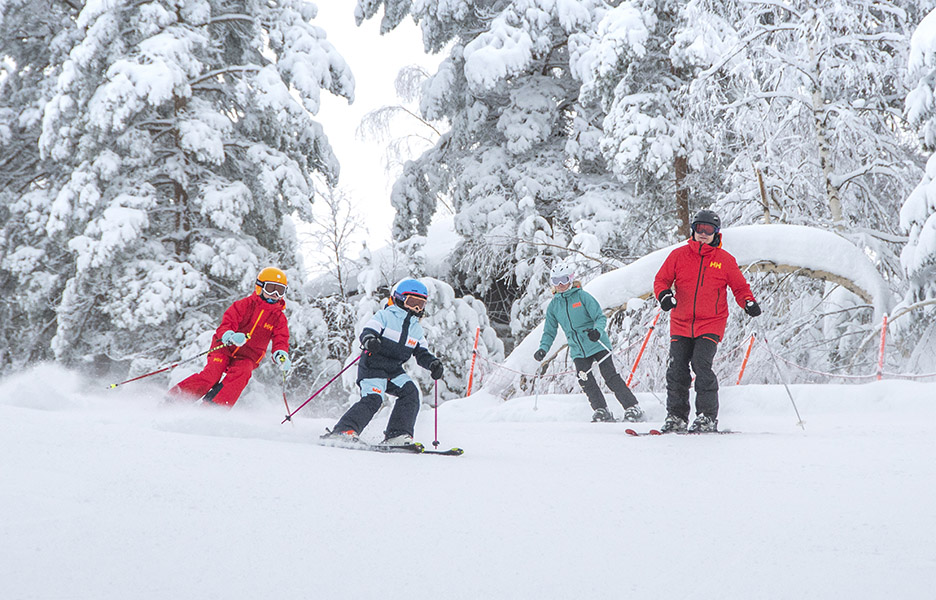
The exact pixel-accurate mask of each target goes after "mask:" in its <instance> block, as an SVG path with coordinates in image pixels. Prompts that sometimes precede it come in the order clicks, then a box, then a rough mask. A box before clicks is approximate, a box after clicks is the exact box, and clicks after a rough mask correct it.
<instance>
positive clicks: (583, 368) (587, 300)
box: [533, 264, 643, 422]
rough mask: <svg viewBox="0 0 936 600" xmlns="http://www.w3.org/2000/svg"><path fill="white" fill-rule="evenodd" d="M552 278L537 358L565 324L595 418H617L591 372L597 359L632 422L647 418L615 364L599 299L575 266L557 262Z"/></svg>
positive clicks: (582, 384)
mask: <svg viewBox="0 0 936 600" xmlns="http://www.w3.org/2000/svg"><path fill="white" fill-rule="evenodd" d="M550 281H551V283H552V284H553V286H554V290H553V293H554V294H555V295H554V296H553V299H552V301H551V302H550V303H549V307H548V308H547V309H546V323H545V325H544V326H543V336H542V338H540V345H539V349H538V350H537V351H536V353H535V354H533V358H535V359H536V360H537V361H540V360H543V358H545V357H546V352H547V351H548V350H549V348H550V346H552V343H553V340H555V339H556V331H557V326H558V327H562V331H563V332H564V333H565V336H566V340H568V342H569V354H570V355H571V356H572V361H573V363H574V364H575V369H576V371H577V375H578V377H577V379H578V382H579V385H581V386H582V390H584V392H585V395H586V396H587V397H588V402H589V404H591V407H592V409H593V410H594V411H595V413H594V414H593V415H592V422H597V421H613V420H614V416H613V415H612V414H611V412H610V411H609V410H608V403H607V401H606V400H605V397H604V394H602V393H601V388H599V387H598V382H597V380H596V379H595V376H594V374H593V373H592V372H591V371H592V365H593V364H594V363H595V362H596V361H597V363H598V370H599V371H601V376H602V377H603V378H604V380H605V383H607V384H608V387H609V388H610V389H611V391H612V392H614V396H615V397H616V398H617V399H618V402H620V403H621V406H623V407H624V419H625V420H626V421H631V422H636V421H641V420H643V410H641V408H640V406H639V405H638V404H637V397H636V396H634V393H633V392H631V391H630V389H629V388H628V387H627V384H626V383H624V380H623V379H622V378H621V375H620V374H619V373H618V372H617V369H616V368H615V367H614V360H613V358H612V357H611V353H610V348H611V340H610V338H608V334H607V333H606V332H605V325H606V323H607V321H608V319H607V317H605V315H604V311H602V310H601V306H600V305H599V304H598V301H597V300H595V298H594V296H592V295H591V294H589V293H588V292H586V291H585V290H583V289H582V284H581V283H580V282H578V281H575V275H574V273H573V271H572V268H571V267H568V266H566V265H563V264H558V265H556V266H555V267H553V269H552V272H551V273H550Z"/></svg>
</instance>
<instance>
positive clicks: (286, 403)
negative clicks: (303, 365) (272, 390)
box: [270, 355, 295, 425]
mask: <svg viewBox="0 0 936 600" xmlns="http://www.w3.org/2000/svg"><path fill="white" fill-rule="evenodd" d="M270 360H272V361H273V364H274V365H275V364H276V359H275V358H273V356H272V355H270ZM277 366H279V365H277ZM282 375H283V404H285V405H286V414H287V415H288V414H289V402H287V401H286V372H285V371H283V372H282ZM293 425H295V423H293Z"/></svg>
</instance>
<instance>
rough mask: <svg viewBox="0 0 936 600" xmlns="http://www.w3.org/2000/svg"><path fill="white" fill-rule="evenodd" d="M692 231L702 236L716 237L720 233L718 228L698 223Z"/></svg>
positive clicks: (709, 224)
mask: <svg viewBox="0 0 936 600" xmlns="http://www.w3.org/2000/svg"><path fill="white" fill-rule="evenodd" d="M692 230H693V231H695V232H696V233H701V234H702V235H715V234H716V233H718V227H715V226H714V225H712V224H711V223H696V224H695V225H693V227H692Z"/></svg>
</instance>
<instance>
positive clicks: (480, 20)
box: [357, 0, 629, 333]
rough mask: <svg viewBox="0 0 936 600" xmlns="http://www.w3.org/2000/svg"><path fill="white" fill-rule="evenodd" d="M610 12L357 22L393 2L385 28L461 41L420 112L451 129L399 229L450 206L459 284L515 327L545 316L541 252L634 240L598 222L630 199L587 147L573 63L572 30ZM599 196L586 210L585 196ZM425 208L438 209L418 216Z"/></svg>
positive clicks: (483, 6)
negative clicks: (413, 28) (411, 25)
mask: <svg viewBox="0 0 936 600" xmlns="http://www.w3.org/2000/svg"><path fill="white" fill-rule="evenodd" d="M603 6H604V3H603V2H600V1H597V0H594V1H592V0H590V1H587V2H573V1H571V0H565V1H559V2H555V1H552V0H549V1H547V0H517V1H513V2H445V3H422V4H415V5H414V4H411V3H409V2H398V1H395V0H361V1H360V2H359V3H358V12H357V15H358V18H359V19H364V18H370V17H372V16H374V15H375V14H376V13H377V12H378V11H379V10H380V8H381V7H383V8H384V21H383V25H382V26H383V27H384V28H388V27H389V28H392V27H393V26H394V25H395V24H396V23H398V22H399V19H400V18H402V15H405V14H406V13H407V12H409V13H410V14H411V15H412V16H413V17H414V18H415V19H416V21H417V22H418V23H419V24H420V25H421V27H422V30H423V39H424V44H425V47H426V50H427V51H428V52H437V51H439V50H441V49H443V48H446V47H449V54H448V57H447V58H446V59H445V60H444V61H443V62H442V63H441V65H440V66H439V69H438V71H437V72H436V73H435V74H434V75H433V76H432V77H430V78H429V80H428V81H426V83H425V84H424V86H423V95H422V100H421V104H420V110H421V114H422V116H423V117H424V118H425V119H427V120H430V121H447V122H448V123H450V125H451V129H450V130H449V131H447V132H446V133H444V134H443V135H442V137H441V138H440V140H439V141H438V143H437V144H436V145H435V147H434V148H433V149H431V150H429V151H428V152H426V153H424V154H423V155H422V156H421V157H420V158H419V159H417V160H416V161H413V163H412V164H410V165H407V169H406V171H405V173H404V177H403V179H402V180H401V181H402V182H403V183H402V184H401V185H399V186H398V188H397V189H396V190H395V192H396V195H395V204H396V205H397V206H398V210H400V207H406V214H405V217H406V218H405V220H404V221H402V222H400V226H399V227H397V229H396V230H395V234H396V235H401V236H403V235H413V234H419V233H420V232H421V231H424V230H425V226H426V224H427V223H426V222H425V221H426V220H427V219H429V218H431V216H432V214H433V212H434V203H435V198H434V197H433V196H431V195H428V194H432V193H435V194H439V193H441V194H443V195H444V196H445V197H446V198H451V199H452V207H453V209H454V211H455V213H456V218H455V226H456V231H457V233H458V234H459V235H460V236H462V238H463V240H464V241H463V243H462V245H461V246H460V247H459V249H458V250H457V252H456V262H455V264H454V268H453V276H454V279H455V281H456V287H457V288H458V289H459V290H460V291H462V292H465V293H474V294H477V295H478V296H479V297H481V298H483V300H484V302H485V303H486V304H487V306H488V308H489V310H490V311H491V313H490V314H491V317H492V319H494V320H495V321H498V322H499V323H500V324H501V325H506V324H507V322H508V319H510V320H511V321H512V322H511V326H512V328H513V330H514V332H515V333H518V332H524V331H526V330H528V328H529V326H530V323H532V322H535V321H536V319H538V318H541V313H540V310H541V309H540V307H539V304H540V303H541V302H540V300H541V298H542V295H543V293H544V292H545V291H546V290H547V283H548V282H547V280H546V279H547V278H546V277H545V276H544V275H543V273H544V272H543V265H544V264H546V263H549V262H551V260H547V261H544V260H542V257H543V256H550V255H556V254H559V255H560V256H562V255H564V254H565V253H566V249H567V248H568V245H569V244H570V243H573V240H574V239H575V236H576V235H578V234H581V236H580V237H579V238H578V239H579V241H580V242H581V243H591V242H592V241H593V240H598V243H597V245H598V246H600V247H602V248H603V249H604V248H608V249H611V251H612V252H620V249H621V247H622V240H627V239H628V236H627V235H626V234H627V232H622V231H621V230H620V228H618V227H615V226H609V227H604V228H602V227H597V228H596V227H591V226H590V225H588V224H587V223H588V222H589V220H590V219H591V217H593V216H594V215H596V214H601V215H605V216H606V215H610V214H619V213H620V210H621V208H622V206H621V204H620V202H621V200H622V198H624V197H627V198H629V195H627V194H625V193H624V192H623V191H622V190H623V188H624V186H623V185H622V184H621V183H618V182H616V181H615V180H614V179H613V177H611V176H609V175H608V173H607V171H606V169H605V168H604V165H603V160H598V161H596V160H594V155H595V153H593V152H592V151H591V150H590V149H589V147H588V146H589V144H590V143H592V141H593V139H594V126H593V125H592V124H590V123H589V121H588V119H587V117H583V115H586V114H587V112H586V111H585V110H584V109H583V108H582V107H581V106H580V105H579V104H578V101H577V99H578V94H579V87H580V82H579V81H578V80H577V79H576V78H575V77H574V76H573V73H572V66H571V64H570V49H569V38H570V36H571V35H573V34H574V33H575V32H578V31H582V30H587V29H589V28H590V27H591V23H592V21H593V20H594V19H595V18H596V15H597V11H598V10H599V9H601V8H602V7H603ZM590 192H592V196H591V201H590V202H588V203H586V204H585V207H584V208H583V206H582V205H580V204H579V202H578V199H579V198H580V197H581V196H583V195H584V194H588V193H590ZM419 206H425V207H426V209H425V210H417V209H414V208H413V207H419ZM404 225H405V226H404ZM518 232H519V234H518ZM590 236H591V237H590ZM592 245H594V244H592ZM604 252H605V251H604V250H602V253H604ZM537 265H539V266H537ZM548 266H549V265H546V267H545V268H546V270H547V271H548ZM531 311H535V312H537V313H538V314H536V315H535V316H534V315H533V314H532V312H531Z"/></svg>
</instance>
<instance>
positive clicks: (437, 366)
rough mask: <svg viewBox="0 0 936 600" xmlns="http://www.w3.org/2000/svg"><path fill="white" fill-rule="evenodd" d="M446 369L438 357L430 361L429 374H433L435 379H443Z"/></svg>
mask: <svg viewBox="0 0 936 600" xmlns="http://www.w3.org/2000/svg"><path fill="white" fill-rule="evenodd" d="M444 370H445V369H443V367H442V361H441V360H439V359H438V358H436V359H434V360H433V361H432V362H431V363H429V374H430V375H432V378H433V379H442V371H444Z"/></svg>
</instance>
